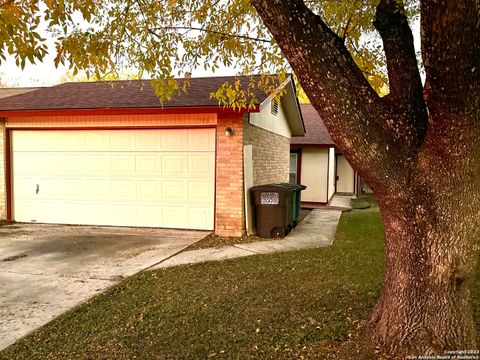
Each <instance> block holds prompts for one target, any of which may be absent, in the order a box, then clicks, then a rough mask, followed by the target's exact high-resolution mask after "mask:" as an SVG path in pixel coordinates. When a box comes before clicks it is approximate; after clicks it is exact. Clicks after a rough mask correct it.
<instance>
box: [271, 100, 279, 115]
mask: <svg viewBox="0 0 480 360" xmlns="http://www.w3.org/2000/svg"><path fill="white" fill-rule="evenodd" d="M272 114H273V115H277V114H278V100H276V99H274V100H272Z"/></svg>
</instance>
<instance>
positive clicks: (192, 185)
mask: <svg viewBox="0 0 480 360" xmlns="http://www.w3.org/2000/svg"><path fill="white" fill-rule="evenodd" d="M213 191H214V187H213V184H212V183H211V182H208V181H204V182H201V181H192V182H189V184H188V200H189V201H191V202H194V203H208V200H209V199H211V198H212V197H213V196H214V194H213Z"/></svg>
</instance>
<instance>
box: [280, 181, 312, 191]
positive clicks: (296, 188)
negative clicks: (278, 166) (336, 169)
mask: <svg viewBox="0 0 480 360" xmlns="http://www.w3.org/2000/svg"><path fill="white" fill-rule="evenodd" d="M278 185H281V186H285V187H289V188H291V189H292V190H293V191H296V190H305V189H306V188H307V187H306V186H305V185H301V184H290V183H280V184H278Z"/></svg>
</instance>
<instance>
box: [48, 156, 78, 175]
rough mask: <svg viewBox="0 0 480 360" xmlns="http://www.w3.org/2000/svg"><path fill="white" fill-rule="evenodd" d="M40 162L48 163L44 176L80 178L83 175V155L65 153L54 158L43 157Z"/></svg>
mask: <svg viewBox="0 0 480 360" xmlns="http://www.w3.org/2000/svg"><path fill="white" fill-rule="evenodd" d="M42 162H45V163H48V169H46V171H45V173H46V174H45V175H58V176H82V175H84V174H85V155H84V154H83V153H78V152H75V153H65V154H62V155H60V156H57V157H56V158H51V157H50V159H49V158H48V157H44V158H42Z"/></svg>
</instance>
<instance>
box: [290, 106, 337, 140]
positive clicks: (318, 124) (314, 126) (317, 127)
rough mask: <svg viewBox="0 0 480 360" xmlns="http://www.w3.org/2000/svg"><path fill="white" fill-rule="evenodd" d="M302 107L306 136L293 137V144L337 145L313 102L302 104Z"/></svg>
mask: <svg viewBox="0 0 480 360" xmlns="http://www.w3.org/2000/svg"><path fill="white" fill-rule="evenodd" d="M300 109H301V111H302V116H303V122H304V124H305V132H306V133H305V136H304V137H293V138H292V141H291V144H292V145H321V146H335V144H334V142H333V140H332V138H331V137H330V134H329V133H328V130H327V128H326V127H325V125H324V124H323V121H322V119H321V118H320V115H319V114H318V112H317V110H315V108H314V107H313V106H312V105H311V104H302V105H300Z"/></svg>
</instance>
